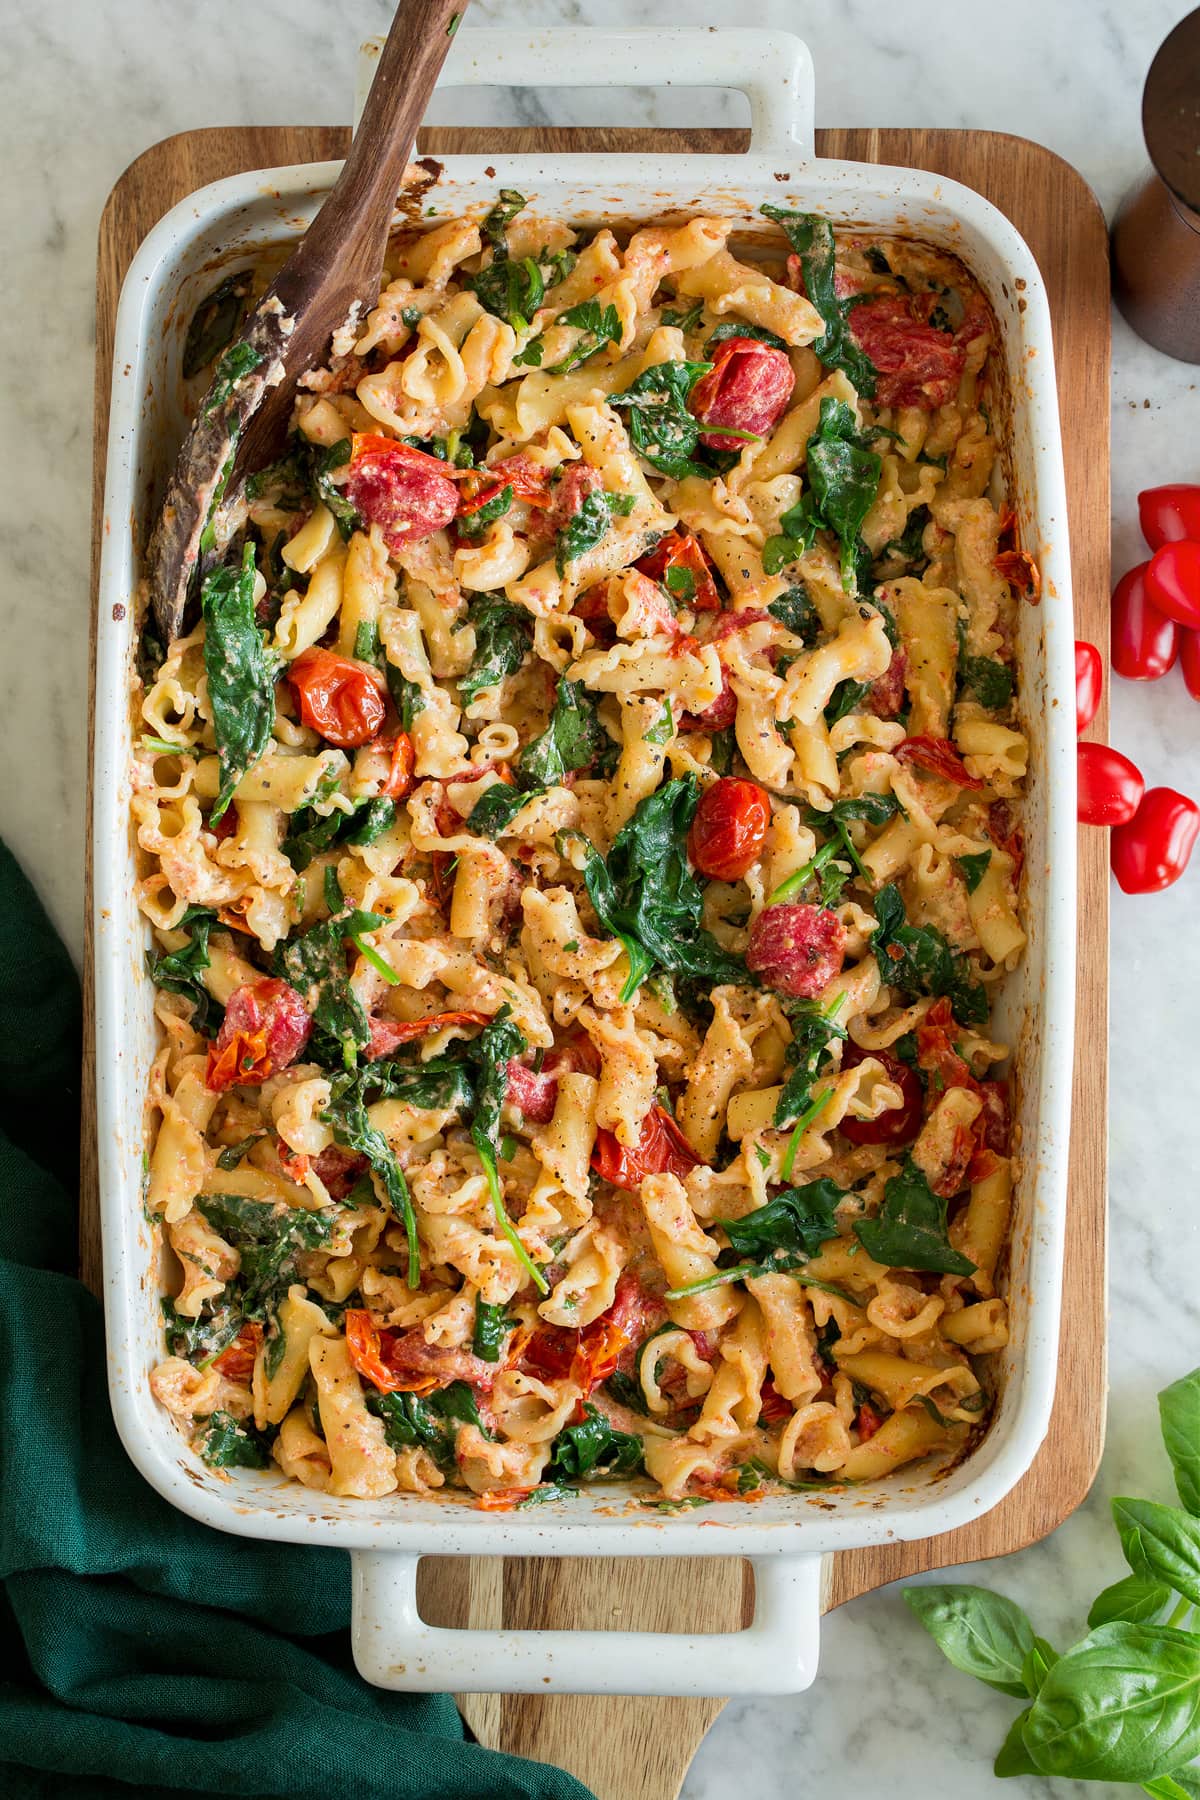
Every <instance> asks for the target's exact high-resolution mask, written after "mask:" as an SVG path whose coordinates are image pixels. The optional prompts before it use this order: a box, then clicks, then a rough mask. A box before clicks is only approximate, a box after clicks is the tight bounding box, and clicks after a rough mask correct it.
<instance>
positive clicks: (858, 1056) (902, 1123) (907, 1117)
mask: <svg viewBox="0 0 1200 1800" xmlns="http://www.w3.org/2000/svg"><path fill="white" fill-rule="evenodd" d="M868 1056H873V1057H874V1058H875V1060H876V1061H877V1062H881V1063H882V1064H883V1067H884V1070H885V1072H886V1075H887V1078H888V1080H889V1081H890V1082H893V1083H894V1084H895V1085H896V1087H898V1088H899V1089H900V1105H899V1106H895V1107H892V1109H891V1110H890V1111H889V1112H885V1113H881V1114H880V1115H879V1117H878V1118H877V1119H843V1120H842V1122H841V1124H840V1125H839V1126H838V1130H839V1131H840V1132H841V1134H842V1136H843V1137H844V1138H847V1139H848V1140H849V1141H850V1143H852V1144H911V1142H912V1140H913V1139H914V1138H915V1137H916V1135H917V1133H918V1132H919V1131H920V1129H921V1120H922V1117H923V1115H924V1112H925V1089H924V1088H923V1087H922V1086H921V1077H920V1076H919V1075H918V1074H917V1071H916V1070H915V1069H910V1068H909V1066H908V1064H907V1063H903V1062H901V1061H900V1058H899V1057H898V1056H893V1055H892V1053H891V1051H890V1050H863V1049H860V1048H859V1046H858V1045H857V1044H853V1043H846V1044H843V1046H842V1067H843V1069H853V1068H854V1067H855V1066H856V1064H858V1063H860V1062H865V1061H866V1059H867V1058H868Z"/></svg>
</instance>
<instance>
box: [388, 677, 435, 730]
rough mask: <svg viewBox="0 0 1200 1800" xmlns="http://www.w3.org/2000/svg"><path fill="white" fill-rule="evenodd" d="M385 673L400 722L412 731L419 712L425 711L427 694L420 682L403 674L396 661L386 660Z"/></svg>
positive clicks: (405, 728)
mask: <svg viewBox="0 0 1200 1800" xmlns="http://www.w3.org/2000/svg"><path fill="white" fill-rule="evenodd" d="M383 673H384V676H385V677H386V680H387V685H388V693H389V694H390V695H391V697H392V705H393V706H394V707H395V708H396V711H397V712H398V713H399V715H400V724H401V726H402V727H403V729H404V730H405V731H411V730H412V726H413V720H414V719H415V718H416V716H417V714H418V713H423V712H424V711H425V696H424V694H423V693H422V692H421V688H420V684H419V683H418V682H415V681H410V680H409V679H408V676H407V675H402V674H401V673H400V671H399V669H398V668H397V667H396V665H395V663H392V662H385V663H384V665H383Z"/></svg>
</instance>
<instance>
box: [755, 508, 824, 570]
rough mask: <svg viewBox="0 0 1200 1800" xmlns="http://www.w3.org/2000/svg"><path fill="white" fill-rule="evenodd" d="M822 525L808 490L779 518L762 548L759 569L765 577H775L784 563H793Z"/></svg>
mask: <svg viewBox="0 0 1200 1800" xmlns="http://www.w3.org/2000/svg"><path fill="white" fill-rule="evenodd" d="M822 523H823V521H822V520H821V518H820V516H819V514H818V512H817V505H816V500H815V499H814V497H813V494H812V491H811V489H808V490H806V491H805V492H804V493H803V494H801V496H800V498H799V500H797V502H796V504H795V506H789V508H788V510H787V511H786V512H785V513H781V514H780V515H779V531H778V532H777V533H775V534H774V535H773V536H771V537H769V538H768V539H767V541H766V543H765V544H764V545H763V552H762V566H763V570H764V572H765V573H766V574H767V575H778V574H779V571H780V570H781V569H784V568H786V567H787V565H788V563H791V562H795V560H796V558H797V557H798V556H803V555H804V553H805V551H806V550H811V549H812V547H813V544H814V542H815V541H816V536H817V532H818V531H819V530H820V529H821V525H822Z"/></svg>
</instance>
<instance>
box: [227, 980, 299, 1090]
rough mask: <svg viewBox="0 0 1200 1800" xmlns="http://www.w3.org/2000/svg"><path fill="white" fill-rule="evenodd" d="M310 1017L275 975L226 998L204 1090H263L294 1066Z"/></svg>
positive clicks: (240, 989) (283, 982)
mask: <svg viewBox="0 0 1200 1800" xmlns="http://www.w3.org/2000/svg"><path fill="white" fill-rule="evenodd" d="M311 1032H312V1016H311V1014H310V1013H309V1011H308V1008H307V1007H306V1006H305V1004H304V1002H303V1000H302V999H301V998H300V996H299V994H298V993H297V992H296V990H295V988H294V987H290V986H289V985H288V983H287V982H286V981H278V980H276V979H275V978H274V977H273V976H268V977H264V979H263V980H262V981H254V982H248V983H247V984H246V985H245V986H244V987H240V988H238V989H236V991H235V992H234V993H233V994H231V995H230V997H229V1003H228V1005H227V1006H226V1008H225V1018H224V1020H223V1021H222V1024H221V1029H220V1031H219V1032H218V1033H217V1035H216V1037H215V1039H214V1040H213V1042H212V1043H211V1044H210V1045H209V1046H208V1068H207V1071H206V1073H205V1077H204V1085H205V1086H206V1087H207V1088H208V1090H209V1092H210V1093H214V1094H219V1093H221V1092H222V1090H223V1089H225V1088H228V1087H261V1086H262V1084H263V1082H264V1081H269V1080H270V1078H271V1076H272V1075H278V1073H279V1071H280V1069H286V1068H287V1067H288V1065H289V1063H294V1062H295V1060H296V1058H297V1057H298V1056H299V1054H300V1052H301V1050H303V1048H304V1046H305V1044H307V1042H308V1040H309V1036H310V1034H311Z"/></svg>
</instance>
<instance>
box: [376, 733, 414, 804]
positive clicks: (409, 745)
mask: <svg viewBox="0 0 1200 1800" xmlns="http://www.w3.org/2000/svg"><path fill="white" fill-rule="evenodd" d="M416 761H417V759H416V752H415V751H414V749H413V741H412V739H411V738H410V737H409V735H408V733H407V731H398V732H397V733H396V741H395V743H394V744H393V745H392V763H391V767H390V768H389V770H388V777H387V780H386V781H385V782H384V784H383V786H382V788H380V790H379V791H380V793H381V794H382V795H383V797H384V798H385V799H387V800H403V798H404V796H405V794H407V793H408V791H409V789H410V788H411V787H412V784H413V770H414V769H415V767H416Z"/></svg>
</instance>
